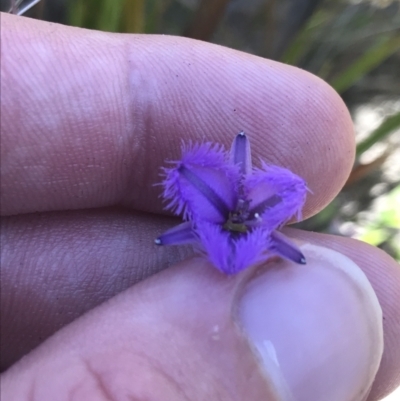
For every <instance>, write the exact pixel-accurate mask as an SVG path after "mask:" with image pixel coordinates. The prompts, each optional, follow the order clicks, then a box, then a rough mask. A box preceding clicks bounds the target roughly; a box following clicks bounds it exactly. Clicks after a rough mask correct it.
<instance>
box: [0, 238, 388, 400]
mask: <svg viewBox="0 0 400 401" xmlns="http://www.w3.org/2000/svg"><path fill="white" fill-rule="evenodd" d="M302 251H303V253H304V254H305V255H306V257H307V261H308V263H307V265H305V266H303V265H294V264H292V263H290V262H286V261H282V260H279V261H271V262H269V263H267V264H266V265H265V266H263V267H262V268H259V269H257V270H252V269H249V270H248V271H246V272H243V273H242V274H239V275H236V276H230V277H227V276H223V275H221V274H220V273H218V272H217V271H215V270H214V269H212V268H211V267H210V266H208V265H207V263H206V262H205V261H204V260H202V259H193V260H191V261H186V262H184V263H182V264H180V265H178V266H175V267H173V268H170V269H168V270H165V271H163V272H161V273H159V274H157V275H155V276H153V277H151V278H149V279H147V280H146V281H144V282H142V283H140V284H138V285H136V286H135V287H133V288H132V289H130V290H128V291H125V292H124V293H122V294H120V295H118V296H117V297H115V298H114V299H112V300H110V301H108V302H106V303H105V304H103V305H101V306H100V307H98V308H96V309H94V310H93V311H91V312H90V313H88V314H87V315H85V316H83V317H82V318H80V319H78V320H76V321H75V322H74V323H72V324H70V325H69V326H67V327H66V328H64V329H62V330H61V331H59V332H58V333H57V334H55V335H54V336H53V337H52V338H50V339H49V340H47V341H46V342H45V343H44V344H43V345H41V346H40V347H39V348H37V349H36V350H35V351H33V352H32V353H31V354H29V355H28V356H26V357H25V358H23V359H22V360H21V361H20V362H18V363H17V364H15V365H14V366H13V367H12V368H11V369H10V370H8V371H7V372H6V373H5V374H4V376H3V383H2V397H3V399H5V400H10V401H11V400H19V401H23V400H28V399H40V400H43V401H46V400H51V401H57V400H65V399H74V400H85V401H86V400H89V401H90V400H128V399H129V400H170V401H181V400H182V401H183V400H185V401H188V400H190V401H195V400H196V401H197V400H207V401H208V400H221V401H225V400H226V401H241V400H246V401H260V400H266V401H282V400H285V401H286V400H296V401H297V400H299V401H303V400H304V401H310V400H325V401H360V400H364V399H365V398H366V397H367V395H368V391H369V388H370V387H371V384H372V381H373V379H374V377H375V374H376V371H377V369H378V365H379V362H380V358H381V355H382V344H383V340H382V323H381V319H382V317H381V310H380V307H379V304H378V301H377V298H376V296H375V293H374V292H373V290H372V287H371V286H370V284H369V282H368V281H367V279H366V277H365V276H364V274H363V273H362V271H361V270H360V269H359V268H358V266H357V265H356V264H355V263H354V262H352V261H351V260H350V259H348V258H347V257H345V256H344V255H342V254H340V253H338V252H335V251H332V250H328V249H327V248H322V247H317V246H315V245H310V244H306V245H303V246H302Z"/></svg>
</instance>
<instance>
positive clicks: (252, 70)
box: [1, 14, 400, 400]
mask: <svg viewBox="0 0 400 401" xmlns="http://www.w3.org/2000/svg"><path fill="white" fill-rule="evenodd" d="M1 38H2V46H1V60H2V62H1V77H2V79H1V94H2V96H1V213H2V216H4V217H3V218H2V223H1V224H2V230H1V236H2V238H1V240H2V255H1V256H2V262H1V266H2V271H1V277H2V283H1V285H2V291H1V320H2V321H1V338H2V341H1V366H2V369H3V370H6V369H8V368H9V370H8V371H7V372H6V373H5V378H4V383H5V384H6V386H5V387H6V390H5V391H8V393H7V394H13V397H14V398H12V399H16V400H17V399H18V400H25V399H29V398H35V397H37V398H38V399H54V395H55V394H58V395H59V394H66V395H67V397H69V398H70V399H73V394H74V391H75V392H76V391H84V392H85V393H84V394H86V396H87V398H83V399H97V398H96V397H97V396H98V394H100V395H101V396H102V397H103V398H104V399H107V397H108V399H119V398H118V397H119V396H120V394H118V391H119V390H118V389H120V388H121V387H122V388H125V389H128V390H127V391H129V393H130V394H131V396H132V399H151V400H152V399H159V397H162V398H163V399H173V400H181V399H182V400H184V399H185V400H187V399H190V400H197V399H199V400H201V399H221V400H231V399H234V398H233V395H232V393H231V391H232V390H231V389H230V387H229V383H231V382H237V383H239V384H238V385H239V388H240V392H241V393H240V395H241V397H242V398H240V395H239V396H238V397H239V398H238V399H248V400H252V399H254V400H257V399H260V398H259V397H260V394H261V395H262V397H265V395H266V394H269V393H268V391H270V390H268V385H267V386H266V385H265V383H264V382H263V381H262V380H261V378H260V377H259V376H260V375H259V371H258V366H257V364H256V363H255V361H254V359H253V358H252V357H250V356H249V352H248V345H247V343H246V342H245V341H242V340H241V339H240V338H238V337H237V336H234V335H232V334H231V331H230V330H228V329H227V336H226V340H225V341H226V342H225V343H224V344H223V346H222V347H221V348H220V349H219V350H218V352H216V350H215V349H213V348H212V347H211V348H210V346H209V344H208V343H206V342H205V341H204V339H202V338H201V336H199V335H198V332H199V327H201V326H202V325H206V324H208V323H210V322H212V321H213V319H214V318H216V317H218V319H220V320H221V319H227V318H226V316H228V314H229V311H227V310H225V309H224V307H223V306H222V305H228V304H229V303H228V302H226V303H222V302H221V305H220V304H219V301H218V300H219V299H221V300H224V299H230V297H233V293H234V288H235V285H236V284H235V283H236V282H237V280H241V278H234V279H233V280H232V281H229V282H228V281H227V280H226V278H225V277H224V276H222V275H220V274H219V273H218V272H216V271H215V270H214V269H212V268H211V267H209V266H204V264H205V262H204V261H202V260H199V259H190V260H186V261H185V262H182V263H181V264H179V265H177V266H174V267H171V268H169V269H166V270H164V269H165V268H166V267H169V266H171V265H174V264H175V263H176V262H177V261H180V260H182V259H185V258H186V257H187V256H190V255H191V251H190V250H189V249H187V248H185V247H182V248H163V247H159V248H156V249H155V247H154V245H153V240H154V238H156V237H157V235H158V234H159V233H161V232H162V231H163V230H165V229H167V228H169V227H171V226H172V225H173V224H175V223H176V220H175V219H173V218H172V217H170V216H168V215H166V214H165V212H164V211H163V209H162V203H161V200H160V199H159V194H160V192H159V191H160V189H159V187H157V186H153V184H154V183H156V182H159V176H158V174H159V168H160V166H162V165H164V161H165V160H166V159H176V158H178V157H179V155H180V145H181V140H182V138H184V139H185V141H190V140H192V141H201V140H212V141H215V142H220V143H223V144H224V145H225V146H229V145H230V143H231V141H232V138H233V136H234V135H235V134H236V133H237V132H238V131H240V130H241V129H243V130H244V131H245V132H246V133H247V134H248V135H249V136H250V138H251V142H252V148H253V156H254V160H256V161H257V160H258V159H259V158H262V159H264V160H266V161H268V162H269V163H271V164H277V165H281V166H284V167H286V168H289V169H291V170H292V171H293V172H295V173H296V174H298V175H300V176H302V177H304V178H305V179H306V181H307V183H308V186H309V187H310V188H311V190H312V191H313V193H312V195H310V196H308V200H307V204H306V207H305V209H304V213H303V215H304V218H307V217H309V216H311V215H313V214H315V213H317V212H318V211H319V210H321V209H322V208H323V207H324V206H325V205H327V204H328V203H329V202H330V201H331V200H332V199H333V198H334V197H335V195H336V194H337V193H338V192H339V191H340V189H341V188H342V186H343V185H344V183H345V181H346V178H347V177H348V175H349V172H350V170H351V168H352V164H353V160H354V148H355V147H354V135H353V128H352V122H351V118H350V116H349V113H348V111H347V109H346V107H345V105H344V104H343V102H342V100H341V99H340V97H339V96H338V95H337V94H336V93H335V92H334V91H333V90H332V89H331V88H330V87H329V86H328V85H326V84H325V83H324V82H322V81H321V80H320V79H318V78H316V77H314V76H312V75H310V74H308V73H306V72H304V71H301V70H299V69H296V68H293V67H289V66H285V65H282V64H280V63H276V62H273V61H270V60H265V59H261V58H257V57H254V56H251V55H248V54H244V53H240V52H237V51H234V50H230V49H226V48H223V47H218V46H215V45H210V44H206V43H202V42H196V41H192V40H188V39H184V38H174V37H164V36H160V37H159V36H138V35H115V34H106V33H99V32H93V31H87V30H81V29H76V28H70V27H64V26H58V25H54V24H50V23H45V22H39V21H34V20H30V19H27V18H22V17H15V16H11V15H5V14H2V15H1ZM290 235H291V236H293V237H297V238H299V239H301V240H306V241H309V242H312V243H315V244H321V245H324V246H326V247H329V248H332V249H335V250H337V251H339V252H341V253H344V254H345V255H347V256H349V257H350V258H351V259H353V260H354V261H355V262H356V263H357V264H358V265H359V266H360V267H361V268H362V269H363V270H364V271H365V273H366V275H367V277H368V278H369V280H370V281H371V284H372V285H373V287H374V290H375V291H376V293H377V296H378V298H379V301H380V303H381V306H382V309H383V314H384V317H385V319H384V333H385V350H384V356H383V360H382V364H381V367H380V370H379V372H378V375H377V377H376V380H375V383H374V386H373V388H372V390H371V394H370V398H369V400H378V399H379V398H380V397H382V396H383V395H384V394H387V393H389V392H390V391H392V389H393V388H395V387H396V386H397V385H398V384H399V378H400V362H399V361H400V351H399V350H400V344H399V342H400V340H399V339H400V312H399V309H400V308H399V307H398V305H399V303H400V270H399V268H398V265H397V264H396V262H394V261H393V260H392V259H391V258H390V257H388V256H387V255H386V254H384V253H383V252H381V251H380V250H378V249H375V248H373V247H370V246H368V245H366V244H362V243H360V242H357V241H354V240H351V239H346V238H338V237H334V236H327V235H322V234H317V233H305V232H299V231H296V230H290ZM161 270H163V271H162V272H161V273H158V274H156V275H154V273H156V272H159V271H161ZM150 276H151V277H150ZM194 277H195V278H196V279H195V280H194ZM134 284H135V285H134ZM178 284H179V285H178ZM127 288H129V289H128V290H127V291H125V292H122V291H124V290H126V289H127ZM185 291H187V292H188V293H190V294H193V298H194V299H203V298H204V291H206V293H207V297H205V298H206V299H209V300H208V301H204V304H203V303H201V304H199V303H198V302H196V303H190V302H189V303H188V305H186V304H185V303H182V304H179V305H182V306H181V307H177V304H176V303H175V301H174V300H175V298H174V297H176V296H179V293H180V292H182V293H185ZM121 292H122V293H121ZM120 293H121V294H120ZM155 293H156V294H157V297H155V296H154V294H155ZM117 294H120V295H117ZM197 294H198V296H197ZM116 295H117V296H116ZM115 296H116V297H115ZM113 297H114V298H113ZM109 299H111V300H110V301H109V302H106V303H104V301H106V300H109ZM102 303H104V304H103V305H101V306H100V307H97V306H98V305H100V304H102ZM218 305H220V306H218ZM132 306H134V307H135V314H134V315H133V314H132ZM89 311H90V312H89ZM86 312H89V313H87V314H86V315H85V316H84V317H83V318H81V319H78V320H75V319H76V318H78V317H79V316H81V315H84V314H85V313H86ZM193 314H197V315H199V316H201V318H200V320H199V322H198V323H197V325H195V326H193V327H192V326H190V330H189V332H190V334H191V335H189V336H188V335H184V333H185V331H182V330H180V328H181V327H184V326H185V325H186V326H187V325H188V324H189V323H188V322H187V316H188V315H193ZM146 316H149V317H151V318H152V319H151V321H150V322H149V321H148V319H146V318H145V317H146ZM154 322H157V325H156V326H155V324H154ZM230 325H231V323H229V322H228V321H227V326H230ZM186 326H185V327H186ZM155 327H156V329H155ZM62 328H63V329H62ZM60 329H62V330H60ZM59 330H60V331H59ZM58 331H59V332H58ZM55 332H58V334H57V335H56V336H53V337H52V338H51V339H50V340H47V341H46V339H47V338H48V337H49V336H51V335H52V334H53V333H55ZM160 333H161V334H160ZM174 335H176V336H177V338H176V344H180V345H179V347H180V348H179V350H178V352H175V353H173V352H172V351H171V352H166V351H165V350H166V349H168V348H169V345H168V344H169V343H168V341H167V339H168V338H170V336H174ZM126 344H130V346H129V347H127V346H126ZM38 346H39V348H37V347H38ZM33 349H36V350H35V351H34V352H32V353H31V354H29V356H28V357H26V358H24V359H23V360H22V361H20V362H19V363H17V364H14V363H15V362H16V361H17V360H18V359H20V358H21V357H22V356H23V355H25V354H27V353H28V352H29V351H31V350H33ZM231 349H236V350H238V352H237V354H235V355H232V352H230V351H231ZM99 350H100V352H99ZM143 350H144V351H143ZM161 351H162V352H161ZM177 353H178V354H180V355H189V357H188V361H191V362H187V365H182V364H183V362H182V360H181V359H179V360H178V359H177V357H176V354H177ZM161 355H163V356H161ZM224 358H230V365H229V366H237V365H240V366H241V369H243V371H246V372H250V373H249V374H251V373H252V372H255V373H254V375H253V376H252V377H253V380H254V382H252V385H249V383H248V381H244V379H243V374H242V373H243V371H242V370H240V371H235V370H234V369H231V370H228V371H227V372H225V373H224V375H223V377H221V373H220V369H219V367H220V365H221V363H222V362H221V361H223V360H224V361H225V359H224ZM225 362H226V361H225ZM225 362H224V363H225ZM13 364H14V365H13ZM12 365H13V366H12ZM10 367H11V368H10ZM60 369H62V371H64V372H66V373H65V375H63V377H64V379H63V380H64V381H63V382H62V383H59V382H58V381H57V380H58V379H56V376H54V372H57V371H59V370H60ZM176 369H180V370H182V371H183V372H186V374H185V375H184V376H185V380H180V379H179V378H176V377H172V378H171V377H170V376H169V372H172V371H175V370H176ZM110 372H114V373H110ZM115 372H117V373H118V374H116V373H115ZM132 372H133V374H134V377H135V380H133V381H132V379H131V373H132ZM52 375H53V376H54V380H52V377H53V376H52ZM214 376H215V377H217V378H219V380H218V381H214V380H212V377H214ZM195 378H196V381H197V380H203V381H204V382H206V383H208V384H209V386H208V389H203V390H202V391H204V392H205V393H204V394H203V393H201V392H199V391H198V390H196V391H195V389H197V387H198V386H196V381H195ZM118 380H120V381H121V382H119V384H118V383H117V381H118ZM83 382H85V383H86V384H87V383H89V384H87V385H86V384H85V386H83ZM121 383H122V384H121ZM197 383H198V381H197ZM82 386H83V387H82ZM82 388H83V390H82ZM207 391H209V393H207ZM82 394H83V393H82ZM166 395H168V396H166ZM236 396H237V395H236ZM146 397H147V398H146ZM218 397H219V398H218ZM268 397H270V399H271V400H272V399H273V395H272V394H269V395H268ZM67 399H68V398H67ZM100 399H102V398H100ZM267 399H268V398H267Z"/></svg>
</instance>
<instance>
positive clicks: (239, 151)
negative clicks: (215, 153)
mask: <svg viewBox="0 0 400 401" xmlns="http://www.w3.org/2000/svg"><path fill="white" fill-rule="evenodd" d="M230 162H231V163H232V164H236V165H237V166H238V167H239V169H240V172H241V174H243V175H247V174H250V173H251V169H252V163H251V148H250V141H249V139H248V138H247V136H246V134H245V133H244V132H243V131H242V132H240V133H239V134H238V135H236V138H235V140H234V141H233V144H232V148H231V152H230Z"/></svg>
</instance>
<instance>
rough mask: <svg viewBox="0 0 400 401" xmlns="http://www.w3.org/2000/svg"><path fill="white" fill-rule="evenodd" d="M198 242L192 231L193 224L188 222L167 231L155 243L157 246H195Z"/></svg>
mask: <svg viewBox="0 0 400 401" xmlns="http://www.w3.org/2000/svg"><path fill="white" fill-rule="evenodd" d="M198 240H199V238H198V237H197V235H196V234H195V232H194V231H193V229H192V223H190V222H188V221H187V222H185V223H182V224H179V225H177V226H175V227H173V228H170V229H169V230H167V231H165V232H164V233H163V234H161V235H160V236H159V237H158V238H156V239H155V241H154V242H155V244H156V245H184V244H193V243H195V242H197V241H198Z"/></svg>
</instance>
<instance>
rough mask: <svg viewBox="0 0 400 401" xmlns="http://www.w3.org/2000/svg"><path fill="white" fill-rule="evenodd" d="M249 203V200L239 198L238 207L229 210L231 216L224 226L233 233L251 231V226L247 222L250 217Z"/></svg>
mask: <svg viewBox="0 0 400 401" xmlns="http://www.w3.org/2000/svg"><path fill="white" fill-rule="evenodd" d="M249 204H250V202H249V201H248V200H245V199H239V200H238V203H237V205H236V209H235V210H234V211H233V212H229V217H228V219H227V220H226V222H225V223H224V224H223V226H222V228H223V229H224V230H226V231H230V232H233V233H247V232H248V231H249V227H248V225H247V224H246V222H247V220H248V219H249Z"/></svg>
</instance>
